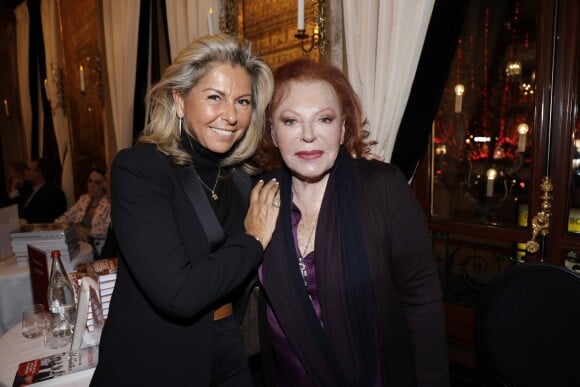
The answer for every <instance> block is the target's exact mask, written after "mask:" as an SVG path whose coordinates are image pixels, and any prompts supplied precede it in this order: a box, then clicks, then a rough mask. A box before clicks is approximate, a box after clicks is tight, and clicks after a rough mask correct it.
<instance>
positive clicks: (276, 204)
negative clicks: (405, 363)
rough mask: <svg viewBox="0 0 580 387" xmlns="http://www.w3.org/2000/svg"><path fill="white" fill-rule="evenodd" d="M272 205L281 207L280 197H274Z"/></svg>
mask: <svg viewBox="0 0 580 387" xmlns="http://www.w3.org/2000/svg"><path fill="white" fill-rule="evenodd" d="M272 205H273V206H274V207H278V208H280V199H278V198H276V199H274V200H273V201H272Z"/></svg>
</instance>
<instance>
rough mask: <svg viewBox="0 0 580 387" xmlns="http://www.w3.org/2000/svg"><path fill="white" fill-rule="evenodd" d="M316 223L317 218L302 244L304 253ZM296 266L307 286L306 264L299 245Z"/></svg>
mask: <svg viewBox="0 0 580 387" xmlns="http://www.w3.org/2000/svg"><path fill="white" fill-rule="evenodd" d="M317 224H318V220H316V222H315V223H314V226H312V230H310V235H309V236H308V240H307V241H306V246H304V249H303V250H302V251H304V252H305V253H306V252H308V246H310V241H312V236H313V235H314V231H315V230H316V225H317ZM298 250H299V251H298V268H299V269H300V273H301V274H302V279H303V280H304V286H306V287H308V272H307V271H306V264H305V263H304V257H303V255H304V254H302V251H300V246H299V247H298Z"/></svg>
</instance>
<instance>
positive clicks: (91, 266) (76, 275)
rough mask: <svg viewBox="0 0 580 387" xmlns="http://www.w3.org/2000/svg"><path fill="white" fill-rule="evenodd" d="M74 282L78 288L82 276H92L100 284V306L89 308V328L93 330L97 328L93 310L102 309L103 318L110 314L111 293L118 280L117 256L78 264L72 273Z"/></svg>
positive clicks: (90, 330)
mask: <svg viewBox="0 0 580 387" xmlns="http://www.w3.org/2000/svg"><path fill="white" fill-rule="evenodd" d="M71 276H72V278H73V283H74V286H75V288H77V289H76V290H78V287H79V286H80V285H81V281H82V277H84V276H90V277H91V278H93V279H94V281H95V282H96V284H97V286H98V293H99V302H100V308H95V307H94V306H92V307H91V308H89V312H88V317H87V329H88V330H89V332H92V331H93V330H94V329H95V319H94V318H93V310H97V309H98V310H99V313H101V311H102V317H103V319H106V318H107V316H108V314H109V304H110V303H111V295H112V294H113V289H114V288H115V281H116V280H117V258H109V259H99V260H97V261H92V262H88V263H83V264H80V265H78V266H77V271H76V272H73V273H71Z"/></svg>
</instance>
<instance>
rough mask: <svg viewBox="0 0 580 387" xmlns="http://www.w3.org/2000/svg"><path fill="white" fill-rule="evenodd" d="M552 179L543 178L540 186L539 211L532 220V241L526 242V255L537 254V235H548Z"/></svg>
mask: <svg viewBox="0 0 580 387" xmlns="http://www.w3.org/2000/svg"><path fill="white" fill-rule="evenodd" d="M553 190H554V186H553V185H552V179H551V178H550V176H544V177H543V178H542V183H541V184H540V192H541V193H542V194H541V195H540V199H542V202H541V204H540V211H539V212H538V213H537V214H536V215H535V216H534V218H533V219H532V239H531V240H529V241H528V242H526V251H527V252H528V253H531V254H534V253H537V252H538V250H539V249H540V244H539V243H538V241H537V240H536V239H537V238H538V235H540V236H543V237H545V236H546V235H548V234H549V233H550V218H551V216H552V199H553V197H552V191H553Z"/></svg>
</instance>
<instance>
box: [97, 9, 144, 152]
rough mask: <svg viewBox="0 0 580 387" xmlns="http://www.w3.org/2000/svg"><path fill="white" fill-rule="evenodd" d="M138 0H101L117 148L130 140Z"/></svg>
mask: <svg viewBox="0 0 580 387" xmlns="http://www.w3.org/2000/svg"><path fill="white" fill-rule="evenodd" d="M140 3H141V1H140V0H103V3H102V4H103V20H104V32H105V50H106V56H107V74H108V76H109V90H110V99H111V109H112V111H111V113H112V117H113V125H114V131H115V138H116V141H117V150H120V149H123V148H129V147H131V146H132V143H133V108H134V106H133V98H134V94H135V68H136V66H137V42H138V35H139V9H140Z"/></svg>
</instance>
